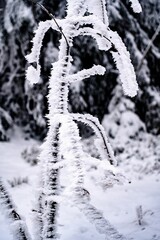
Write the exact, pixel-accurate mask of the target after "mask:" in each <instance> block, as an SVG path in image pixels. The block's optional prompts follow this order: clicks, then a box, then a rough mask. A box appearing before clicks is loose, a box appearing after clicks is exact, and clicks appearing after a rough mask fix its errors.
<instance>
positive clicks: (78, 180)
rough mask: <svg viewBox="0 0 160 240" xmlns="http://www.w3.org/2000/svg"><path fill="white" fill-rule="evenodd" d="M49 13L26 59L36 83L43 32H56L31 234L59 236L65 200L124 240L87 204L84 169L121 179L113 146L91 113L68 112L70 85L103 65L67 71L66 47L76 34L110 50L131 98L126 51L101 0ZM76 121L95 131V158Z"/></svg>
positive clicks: (108, 179) (106, 180) (104, 179)
mask: <svg viewBox="0 0 160 240" xmlns="http://www.w3.org/2000/svg"><path fill="white" fill-rule="evenodd" d="M131 2H133V4H132V7H133V9H134V10H135V11H136V12H138V11H139V10H140V5H139V3H138V1H136V2H135V1H131ZM39 5H40V4H39ZM40 6H41V5H40ZM42 8H43V9H44V7H42ZM49 16H50V17H51V18H52V19H51V20H47V21H44V22H40V24H39V26H38V29H37V30H36V32H35V36H34V38H33V47H32V51H31V53H30V54H29V55H27V57H26V58H27V60H28V62H29V64H30V66H29V67H28V70H27V72H26V77H27V79H28V80H29V81H30V83H31V84H36V83H38V82H39V79H40V72H41V66H40V63H39V56H40V51H41V47H42V42H43V38H44V36H45V33H46V32H47V31H48V30H49V29H50V28H51V29H53V30H55V31H58V32H60V34H61V35H62V38H61V40H60V46H59V54H58V60H57V62H55V63H54V64H53V65H52V71H51V76H50V79H49V94H48V103H49V114H48V124H49V131H48V134H47V137H46V140H45V142H44V144H43V145H42V147H41V153H40V156H39V162H40V167H41V175H40V188H39V189H38V195H39V196H38V199H37V207H36V209H35V210H34V212H35V220H36V226H37V228H36V230H35V231H36V234H35V238H36V239H43V240H46V239H61V232H60V231H59V227H60V226H61V222H58V216H59V209H60V208H61V207H62V206H63V204H64V203H66V204H67V205H65V207H66V208H67V207H69V208H78V210H79V211H80V212H82V213H83V214H84V216H85V217H86V218H87V220H88V221H89V222H90V223H91V224H93V225H94V228H95V229H96V231H97V232H98V234H99V235H100V234H102V235H103V236H105V239H108V240H111V239H115V240H116V239H120V240H123V239H125V237H124V236H123V235H121V234H120V233H118V231H117V230H116V229H115V228H114V227H113V226H112V225H111V224H110V223H109V222H108V221H107V220H106V219H105V218H104V217H103V214H102V213H101V211H99V210H98V209H96V207H94V206H93V205H92V203H91V202H90V199H91V197H89V196H92V188H90V189H89V187H88V184H87V178H88V176H87V169H88V168H89V169H90V168H91V169H93V168H94V169H97V171H99V172H102V173H103V174H101V179H99V177H98V178H97V177H96V176H95V181H96V182H97V184H98V185H100V186H101V187H102V188H103V189H105V188H108V187H109V186H111V185H113V184H114V183H115V182H119V181H120V180H119V178H118V176H119V175H116V172H115V171H114V166H113V165H114V164H115V162H116V161H115V158H114V154H113V151H112V148H111V145H110V143H109V141H108V139H107V137H106V134H105V131H104V129H103V127H102V125H101V124H100V123H99V121H98V119H97V118H95V117H93V116H92V115H89V114H75V113H74V114H73V113H70V112H69V110H68V92H69V86H70V84H72V83H75V82H77V81H79V82H80V81H82V80H84V79H87V78H90V77H91V76H95V75H104V73H105V68H104V67H103V66H101V65H93V66H92V67H90V68H88V69H83V70H81V71H78V72H77V73H71V69H72V62H73V58H72V56H71V51H70V50H71V48H72V46H73V39H74V38H75V37H77V36H79V35H81V36H84V37H85V36H91V37H92V38H93V39H95V41H96V43H97V46H98V48H99V50H103V51H110V52H111V54H112V56H113V59H114V61H115V64H116V66H117V68H118V70H119V72H120V80H121V82H122V87H123V90H124V93H125V94H126V95H129V96H131V97H133V96H135V95H136V93H137V90H138V86H137V82H136V76H135V73H134V69H133V66H132V64H131V60H130V56H129V52H128V51H127V49H126V47H125V45H124V43H123V42H122V40H121V38H120V36H119V35H118V33H117V32H114V31H112V30H111V29H110V28H109V23H108V16H107V11H106V8H105V1H104V0H95V4H94V6H93V2H92V1H91V0H78V1H75V0H68V1H67V15H66V17H65V19H55V18H54V17H53V15H52V14H50V13H49ZM78 122H80V123H81V124H83V125H87V126H88V127H89V128H91V129H92V131H93V132H94V133H95V135H96V139H95V147H96V149H97V151H98V154H99V158H93V157H91V155H90V154H89V153H86V152H85V151H83V147H82V143H81V138H80V134H79V129H78ZM86 196H87V197H86ZM70 215H72V212H70ZM77 218H78V216H77ZM72 224H73V225H74V223H72ZM73 227H74V226H73Z"/></svg>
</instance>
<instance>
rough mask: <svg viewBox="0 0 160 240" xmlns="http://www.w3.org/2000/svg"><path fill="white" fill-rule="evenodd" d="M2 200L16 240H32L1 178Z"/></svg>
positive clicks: (0, 199)
mask: <svg viewBox="0 0 160 240" xmlns="http://www.w3.org/2000/svg"><path fill="white" fill-rule="evenodd" d="M0 201H1V202H2V205H3V206H4V210H5V213H6V216H7V217H8V219H9V221H10V223H11V231H12V234H13V237H14V239H15V240H31V237H30V236H29V233H28V229H27V226H26V224H25V222H24V220H22V218H21V216H20V215H19V214H18V213H17V210H16V208H15V206H14V203H13V202H12V199H11V197H10V195H9V193H8V192H7V190H6V188H5V186H4V185H3V183H2V180H1V178H0Z"/></svg>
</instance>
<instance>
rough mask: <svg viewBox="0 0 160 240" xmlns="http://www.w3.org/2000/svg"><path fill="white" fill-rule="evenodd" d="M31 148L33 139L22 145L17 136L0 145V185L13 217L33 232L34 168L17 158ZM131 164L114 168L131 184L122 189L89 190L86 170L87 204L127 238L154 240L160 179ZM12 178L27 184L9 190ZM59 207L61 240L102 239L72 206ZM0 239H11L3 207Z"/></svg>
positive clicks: (159, 238) (158, 234)
mask: <svg viewBox="0 0 160 240" xmlns="http://www.w3.org/2000/svg"><path fill="white" fill-rule="evenodd" d="M35 144H38V143H37V142H35V141H34V140H24V138H23V136H22V135H21V134H18V135H17V136H15V137H14V138H13V139H12V140H11V141H10V142H3V143H2V142H1V143H0V176H1V177H2V179H3V180H4V181H5V183H6V185H7V187H8V191H9V192H10V194H11V195H12V198H13V200H14V202H15V204H16V205H17V208H18V211H19V213H21V214H22V215H23V216H24V217H25V218H26V221H27V224H28V225H29V230H30V231H33V226H32V221H31V220H32V209H33V208H34V207H33V206H34V205H33V204H34V197H35V196H34V193H35V192H34V190H35V187H36V184H37V175H38V167H37V165H35V166H31V165H30V164H29V163H27V162H26V161H25V160H24V159H23V157H22V152H23V151H24V150H25V149H26V148H31V147H33V145H35ZM141 147H142V146H141ZM126 150H127V151H128V149H126ZM131 150H132V149H131ZM131 150H130V151H131ZM133 150H134V149H133ZM149 151H150V150H149ZM123 154H125V153H123ZM144 154H145V153H144ZM148 161H149V160H148ZM133 162H134V161H133V159H132V160H131V161H130V165H129V163H128V162H127V164H126V163H125V164H123V163H121V164H120V165H119V167H118V169H119V170H120V171H121V169H123V172H124V175H125V177H126V178H129V179H131V183H128V181H126V182H125V183H124V184H123V185H122V184H120V185H114V186H113V187H110V188H108V187H104V186H103V187H102V186H101V185H100V184H95V185H93V181H94V176H93V173H94V172H90V171H89V170H88V171H89V172H88V175H89V176H90V178H89V179H88V182H87V184H88V186H89V188H90V190H91V192H90V198H91V203H92V205H94V206H95V207H96V208H97V209H98V210H100V211H101V212H103V216H104V217H105V218H106V219H107V220H108V221H110V223H111V224H112V225H113V226H114V227H115V228H116V229H117V230H118V231H119V232H120V233H122V234H123V235H124V236H126V238H127V239H130V240H131V239H132V240H160V174H159V173H158V172H157V171H151V172H147V174H146V173H145V172H143V171H142V172H140V171H139V169H140V168H139V167H138V169H136V167H135V165H136V164H135V163H134V164H133ZM140 165H141V166H143V163H142V161H141V162H139V166H140ZM132 166H133V169H132ZM137 170H138V172H136V171H137ZM96 174H98V173H97V172H96ZM100 174H101V172H100V173H99V175H100ZM100 177H101V176H99V178H100ZM18 178H19V179H26V178H27V179H28V181H27V183H22V184H20V185H17V186H15V187H11V182H15V181H16V180H14V179H18ZM65 206H67V203H66V204H64V205H63V206H62V209H61V210H60V212H59V220H58V221H60V223H61V225H60V226H59V231H61V230H62V232H61V234H62V235H61V239H63V240H91V239H92V240H93V239H94V240H102V239H104V236H103V235H100V234H98V233H96V231H95V229H94V227H93V226H91V224H90V223H89V222H88V220H87V219H86V218H85V216H84V215H83V214H82V213H81V212H79V210H78V209H76V208H75V207H74V206H73V209H71V207H68V208H67V207H66V209H65ZM71 213H73V215H72V214H71ZM138 216H139V217H138ZM73 221H74V224H73ZM139 221H140V223H141V225H140V224H139ZM73 226H74V228H73ZM0 240H12V235H11V234H10V230H9V224H8V221H7V219H6V218H5V215H4V214H3V207H2V208H0Z"/></svg>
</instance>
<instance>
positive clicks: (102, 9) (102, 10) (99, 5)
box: [86, 0, 109, 27]
mask: <svg viewBox="0 0 160 240" xmlns="http://www.w3.org/2000/svg"><path fill="white" fill-rule="evenodd" d="M86 4H87V5H88V12H90V13H93V15H94V16H97V17H98V18H100V19H101V21H102V22H103V23H104V24H105V25H106V27H107V26H108V24H109V21H108V16H107V11H106V6H105V1H104V0H94V4H93V0H86Z"/></svg>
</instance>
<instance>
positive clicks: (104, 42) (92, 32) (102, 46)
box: [77, 27, 111, 51]
mask: <svg viewBox="0 0 160 240" xmlns="http://www.w3.org/2000/svg"><path fill="white" fill-rule="evenodd" d="M77 35H83V36H91V37H93V38H94V39H95V40H96V42H97V45H98V48H99V50H104V51H107V50H109V49H110V48H111V42H110V41H109V39H108V38H107V37H105V36H104V35H103V34H102V33H101V31H99V30H98V29H93V28H89V27H84V28H80V29H79V30H78V31H77Z"/></svg>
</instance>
